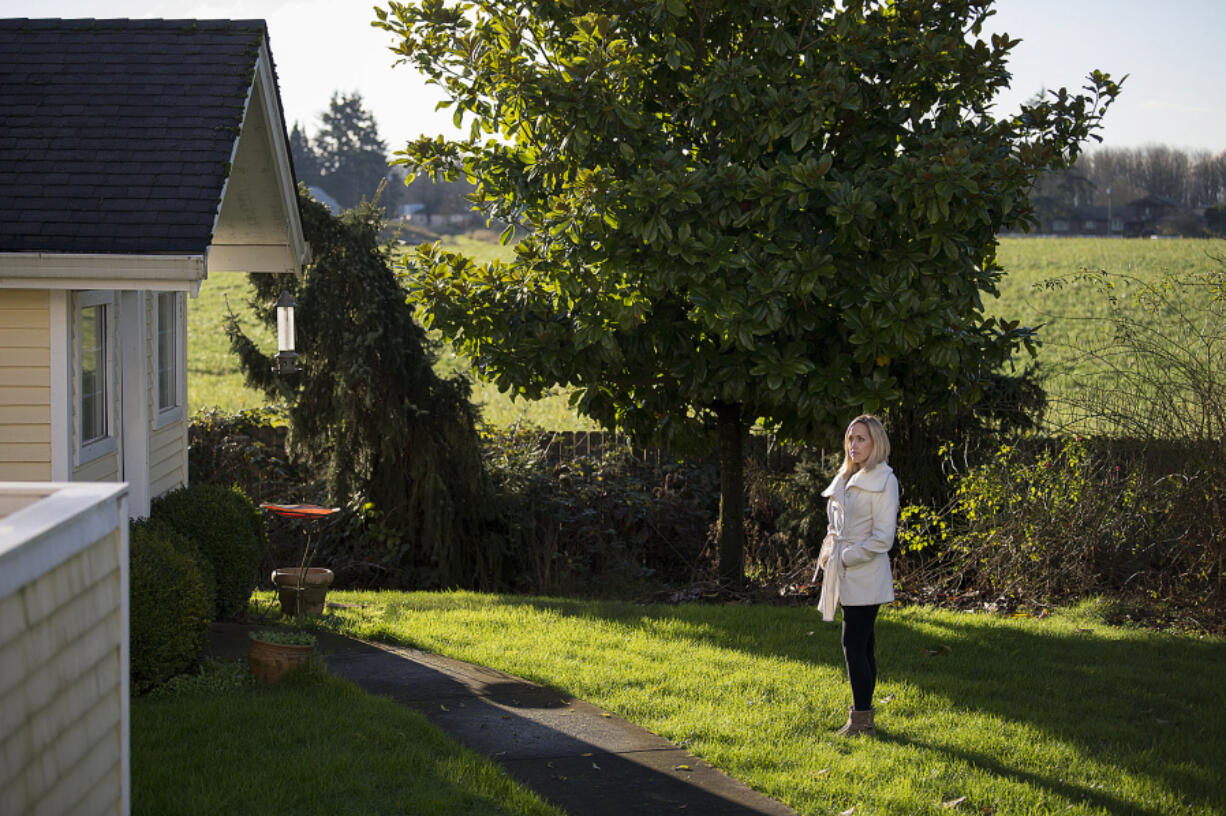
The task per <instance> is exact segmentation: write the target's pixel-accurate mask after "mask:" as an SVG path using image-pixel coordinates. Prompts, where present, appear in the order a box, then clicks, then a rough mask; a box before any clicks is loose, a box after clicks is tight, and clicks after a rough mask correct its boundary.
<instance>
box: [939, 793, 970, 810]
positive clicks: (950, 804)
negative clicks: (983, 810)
mask: <svg viewBox="0 0 1226 816" xmlns="http://www.w3.org/2000/svg"><path fill="white" fill-rule="evenodd" d="M965 801H966V797H965V796H959V797H958V798H957V799H950V800H949V801H948V802H942V803H941V807H943V808H945V809H946V810H952V809H953V808H956V807H957V806H958V805H960V804H962V803H963V802H965Z"/></svg>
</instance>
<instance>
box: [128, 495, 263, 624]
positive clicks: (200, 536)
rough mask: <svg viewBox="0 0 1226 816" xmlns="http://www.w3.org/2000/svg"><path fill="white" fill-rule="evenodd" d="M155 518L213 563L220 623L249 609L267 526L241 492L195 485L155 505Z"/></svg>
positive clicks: (153, 512) (154, 503)
mask: <svg viewBox="0 0 1226 816" xmlns="http://www.w3.org/2000/svg"><path fill="white" fill-rule="evenodd" d="M150 518H152V519H154V520H155V521H157V522H158V523H161V524H165V525H166V526H168V527H170V528H171V529H173V530H175V531H176V532H179V533H181V534H182V535H183V536H185V537H186V538H187V539H188V540H189V541H190V542H191V543H192V545H193V546H195V547H196V548H197V549H198V550H199V552H200V554H201V555H203V556H204V558H205V559H206V560H207V561H208V562H209V563H210V565H211V566H212V571H213V578H214V582H215V587H216V594H215V598H216V605H215V611H216V614H217V617H219V618H235V617H239V616H241V615H242V614H243V612H244V611H245V610H246V608H247V600H248V599H249V598H250V597H251V593H252V592H253V591H254V590H255V585H256V577H257V572H258V570H259V567H260V562H261V560H262V559H263V556H264V548H265V539H264V520H263V519H262V518H261V517H260V511H259V510H258V509H257V508H256V507H255V505H254V504H252V502H251V500H250V499H249V498H247V496H246V495H245V494H244V493H243V492H242V491H241V490H240V489H238V488H237V487H229V488H227V487H221V486H219V485H208V484H195V485H192V486H190V487H186V488H183V489H180V490H176V491H174V492H172V493H168V494H166V495H165V496H162V497H161V498H159V499H157V500H155V501H154V502H153V507H152V510H151V512H150Z"/></svg>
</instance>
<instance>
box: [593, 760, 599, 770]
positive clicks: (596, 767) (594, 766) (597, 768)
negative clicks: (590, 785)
mask: <svg viewBox="0 0 1226 816" xmlns="http://www.w3.org/2000/svg"><path fill="white" fill-rule="evenodd" d="M592 767H593V768H595V769H596V770H598V771H599V770H600V766H599V765H597V764H596V763H595V762H593V763H592Z"/></svg>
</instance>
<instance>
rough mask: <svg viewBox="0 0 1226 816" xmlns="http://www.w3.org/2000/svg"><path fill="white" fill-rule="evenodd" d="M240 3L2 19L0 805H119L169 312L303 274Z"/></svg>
mask: <svg viewBox="0 0 1226 816" xmlns="http://www.w3.org/2000/svg"><path fill="white" fill-rule="evenodd" d="M307 252H308V247H307V245H306V243H305V241H304V240H303V236H302V227H301V223H300V220H299V213H298V205H297V196H296V191H295V185H294V173H293V169H292V166H291V163H290V157H289V142H288V139H287V137H286V133H285V123H284V117H283V115H282V112H281V103H280V97H279V93H278V90H277V82H276V74H275V72H274V69H273V63H272V55H271V53H270V51H269V43H268V32H267V29H266V26H265V25H264V23H263V22H262V21H258V20H257V21H225V20H213V21H192V20H0V813H6V814H7V813H119V814H121V816H122V814H127V813H129V812H130V810H131V783H130V772H129V714H128V712H129V701H128V693H129V685H128V648H129V635H128V608H129V607H128V589H129V588H128V574H129V573H128V520H129V518H130V517H138V516H145V515H148V513H149V506H150V501H151V500H152V499H153V498H154V497H156V496H158V495H160V494H162V493H164V492H166V491H169V490H172V489H174V488H176V487H179V486H180V485H184V484H186V482H187V477H188V473H187V420H188V417H187V376H188V372H187V366H186V360H187V356H186V349H187V344H188V342H189V340H190V338H189V337H188V336H187V322H186V318H187V312H188V310H189V309H190V308H191V305H190V302H191V298H192V297H193V296H195V294H196V293H197V292H198V291H199V288H200V286H201V284H202V283H204V284H205V285H207V283H205V280H206V278H207V277H208V276H209V275H211V274H220V273H235V272H267V273H292V274H297V273H300V272H301V269H302V264H303V263H304V262H305V259H306V256H307Z"/></svg>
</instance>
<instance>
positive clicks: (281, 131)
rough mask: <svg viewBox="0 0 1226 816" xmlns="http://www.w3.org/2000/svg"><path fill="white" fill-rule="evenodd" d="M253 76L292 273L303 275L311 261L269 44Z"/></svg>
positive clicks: (261, 45)
mask: <svg viewBox="0 0 1226 816" xmlns="http://www.w3.org/2000/svg"><path fill="white" fill-rule="evenodd" d="M256 75H257V76H258V77H260V79H261V80H262V82H263V87H264V94H263V100H264V111H265V116H266V117H267V119H268V132H269V136H270V137H271V138H272V141H273V144H272V148H273V156H274V157H275V158H276V160H277V178H278V179H280V180H281V198H282V200H283V201H284V202H285V213H286V216H287V217H288V219H289V223H288V224H286V229H287V231H288V232H289V237H290V247H289V249H290V252H291V253H292V255H293V257H294V260H295V261H296V264H295V269H294V273H295V274H299V275H300V274H302V265H303V264H305V263H307V262H308V261H309V260H310V259H311V247H310V245H309V244H308V243H307V242H306V239H305V237H303V234H302V218H301V215H300V214H299V212H298V186H297V185H298V182H297V180H296V179H295V178H294V172H293V165H292V164H291V163H290V155H289V130H288V128H286V127H285V120H284V119H283V118H282V116H281V105H280V103H279V100H280V90H279V89H278V88H277V77H276V74H275V73H274V72H273V68H272V54H270V53H269V51H268V41H267V40H265V41H264V42H263V43H261V44H260V58H259V60H258V61H257V62H256Z"/></svg>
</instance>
